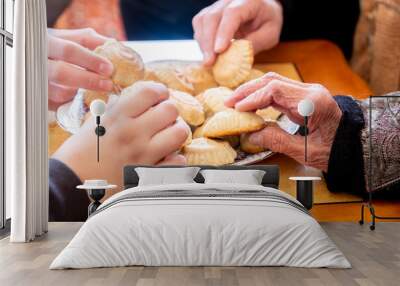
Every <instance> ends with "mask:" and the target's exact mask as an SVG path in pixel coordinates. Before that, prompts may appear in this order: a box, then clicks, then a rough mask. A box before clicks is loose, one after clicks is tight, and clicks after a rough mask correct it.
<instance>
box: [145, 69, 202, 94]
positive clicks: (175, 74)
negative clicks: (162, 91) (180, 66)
mask: <svg viewBox="0 0 400 286" xmlns="http://www.w3.org/2000/svg"><path fill="white" fill-rule="evenodd" d="M148 75H150V76H151V77H153V80H154V81H156V82H161V83H163V84H165V85H166V86H168V87H169V88H172V89H175V90H180V91H183V92H186V93H189V94H194V87H193V85H192V84H191V83H190V82H189V81H188V80H187V79H186V78H185V76H184V74H183V73H182V72H181V71H179V70H177V69H174V68H168V67H166V68H158V69H150V70H149V71H148Z"/></svg>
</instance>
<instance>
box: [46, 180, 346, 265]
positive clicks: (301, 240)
mask: <svg viewBox="0 0 400 286" xmlns="http://www.w3.org/2000/svg"><path fill="white" fill-rule="evenodd" d="M210 189H212V190H214V191H215V190H217V191H240V190H245V191H265V192H268V193H269V194H273V195H276V196H278V197H282V198H286V199H290V200H291V201H292V202H295V203H297V204H299V203H298V202H297V201H296V200H295V199H293V198H292V197H291V196H289V195H287V194H285V193H283V192H281V191H279V190H276V189H272V188H266V187H262V186H254V185H237V184H236V185H232V184H207V185H205V184H180V185H164V186H145V187H144V186H142V187H135V188H131V189H128V190H125V191H123V192H121V193H118V194H116V195H114V196H112V197H111V198H109V199H108V200H107V201H105V202H104V203H103V204H102V205H101V206H100V208H99V210H100V211H98V213H97V214H95V215H93V216H92V217H90V218H89V219H88V221H87V222H86V223H85V224H83V226H82V227H81V229H80V230H79V232H78V233H77V234H76V235H75V237H74V238H73V239H72V241H71V242H70V243H69V244H68V246H67V247H65V249H64V250H63V251H62V252H61V253H60V254H59V255H58V256H57V257H56V259H55V260H54V261H53V262H52V264H51V266H50V269H63V268H91V267H114V266H128V265H145V266H194V265H199V266H200V265H204V266H205V265H214V266H241V265H243V266H244V265H246V266H294V267H333V268H349V267H350V263H349V262H348V261H347V259H346V258H345V257H344V255H343V254H342V252H341V251H340V250H338V248H337V247H336V245H335V244H334V243H333V242H332V241H331V240H330V238H329V237H328V236H327V234H326V233H325V232H324V230H323V229H322V228H321V226H320V225H319V224H318V223H317V222H316V221H315V219H313V218H312V217H311V216H310V215H308V214H307V213H305V212H303V211H301V210H300V209H299V208H296V207H293V206H292V205H290V204H286V203H282V201H279V200H274V199H271V200H269V199H268V200H266V199H263V198H252V197H249V198H246V197H240V198H237V197H235V196H232V197H190V196H189V197H188V196H185V197H171V198H141V199H134V200H121V201H119V200H120V199H121V198H123V197H129V195H130V194H137V193H136V192H146V191H159V192H164V191H169V190H182V191H185V190H187V191H192V192H193V191H199V192H201V191H203V192H206V191H207V190H210ZM250 193H251V192H250Z"/></svg>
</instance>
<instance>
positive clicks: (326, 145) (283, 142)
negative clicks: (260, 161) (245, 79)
mask: <svg viewBox="0 0 400 286" xmlns="http://www.w3.org/2000/svg"><path fill="white" fill-rule="evenodd" d="M305 98H307V99H310V100H312V101H313V103H314V106H315V111H314V113H313V114H312V115H311V116H310V118H309V123H308V129H309V136H308V158H307V159H308V160H307V163H306V165H309V166H312V167H315V168H318V169H320V170H323V171H327V169H328V161H329V155H330V151H331V147H332V143H333V140H334V137H335V135H336V130H337V128H338V125H339V123H340V119H341V117H342V111H341V110H340V108H339V106H338V105H337V104H336V102H335V100H334V99H333V97H332V96H331V94H330V93H329V91H328V90H327V89H326V88H325V87H323V86H322V85H319V84H308V83H301V82H297V81H294V80H291V79H288V78H285V77H282V76H280V75H278V74H275V73H268V74H266V75H265V76H263V77H262V78H259V79H256V80H253V81H251V82H249V83H246V84H244V85H242V86H240V87H239V88H238V89H237V90H236V91H235V92H234V94H233V95H232V97H230V98H228V99H227V100H226V102H225V104H226V105H227V106H230V107H235V108H236V109H237V110H240V111H252V110H256V109H261V108H265V107H268V106H272V107H274V108H275V109H277V110H279V111H281V112H283V113H284V114H286V115H287V116H288V117H289V118H290V120H292V121H293V122H295V123H297V124H301V125H303V124H304V118H303V117H302V116H301V115H300V114H299V113H298V111H297V105H298V103H299V101H301V100H302V99H305ZM249 140H250V142H251V143H253V144H256V145H259V146H263V147H265V148H268V149H270V150H272V151H274V152H278V153H284V154H286V155H288V156H290V157H292V158H294V159H295V160H296V161H298V162H300V163H302V164H305V162H304V137H303V136H301V135H290V134H288V133H286V132H285V131H284V130H283V129H281V128H279V127H266V128H265V129H263V130H262V131H259V132H255V133H253V134H252V135H250V137H249Z"/></svg>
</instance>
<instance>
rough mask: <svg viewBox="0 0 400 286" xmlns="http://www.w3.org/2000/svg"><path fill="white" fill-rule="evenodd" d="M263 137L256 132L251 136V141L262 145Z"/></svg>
mask: <svg viewBox="0 0 400 286" xmlns="http://www.w3.org/2000/svg"><path fill="white" fill-rule="evenodd" d="M262 141H263V138H262V136H261V135H260V134H258V133H254V134H251V135H250V136H249V142H250V143H251V144H254V145H260V146H261V145H262Z"/></svg>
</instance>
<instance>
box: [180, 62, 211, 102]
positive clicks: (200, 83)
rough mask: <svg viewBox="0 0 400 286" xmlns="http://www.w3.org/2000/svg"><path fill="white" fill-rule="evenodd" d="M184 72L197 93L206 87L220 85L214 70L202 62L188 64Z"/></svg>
mask: <svg viewBox="0 0 400 286" xmlns="http://www.w3.org/2000/svg"><path fill="white" fill-rule="evenodd" d="M182 72H183V74H184V76H185V78H186V80H187V81H188V82H190V83H191V84H192V85H193V89H194V94H195V95H196V94H199V93H201V92H203V91H205V90H206V89H209V88H212V87H216V86H218V83H217V82H216V81H215V79H214V77H213V75H212V72H211V71H210V70H209V69H207V68H205V67H203V66H202V65H200V64H191V65H188V66H187V67H185V68H184V69H183V71H182Z"/></svg>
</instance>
